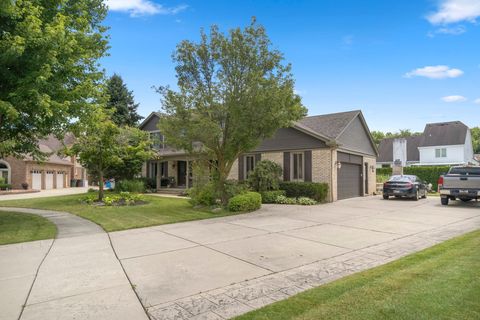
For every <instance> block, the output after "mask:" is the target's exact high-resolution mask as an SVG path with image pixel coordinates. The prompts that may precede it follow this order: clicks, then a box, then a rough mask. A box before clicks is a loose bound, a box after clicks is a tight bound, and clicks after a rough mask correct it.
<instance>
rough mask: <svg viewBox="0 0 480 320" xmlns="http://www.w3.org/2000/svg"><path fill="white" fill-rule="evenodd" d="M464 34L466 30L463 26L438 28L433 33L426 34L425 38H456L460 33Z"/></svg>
mask: <svg viewBox="0 0 480 320" xmlns="http://www.w3.org/2000/svg"><path fill="white" fill-rule="evenodd" d="M465 32H467V28H465V26H462V25H459V26H455V27H442V28H438V29H436V30H435V31H430V32H429V33H428V34H427V36H429V37H430V38H433V37H435V34H449V35H452V36H458V35H460V34H462V33H465Z"/></svg>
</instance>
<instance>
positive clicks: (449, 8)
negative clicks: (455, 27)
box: [426, 0, 480, 25]
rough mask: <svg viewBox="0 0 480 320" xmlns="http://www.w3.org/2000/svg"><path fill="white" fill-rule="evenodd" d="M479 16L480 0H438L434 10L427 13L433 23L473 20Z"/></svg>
mask: <svg viewBox="0 0 480 320" xmlns="http://www.w3.org/2000/svg"><path fill="white" fill-rule="evenodd" d="M479 16H480V0H439V6H438V9H437V11H436V12H433V13H431V14H429V15H427V17H426V18H427V20H428V21H429V22H430V23H431V24H433V25H439V24H449V23H458V22H461V21H469V22H473V23H474V22H475V20H476V19H477V18H478V17H479Z"/></svg>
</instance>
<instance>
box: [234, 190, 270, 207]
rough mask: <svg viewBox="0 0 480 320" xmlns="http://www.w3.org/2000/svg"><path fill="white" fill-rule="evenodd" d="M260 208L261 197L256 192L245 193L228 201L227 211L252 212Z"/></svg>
mask: <svg viewBox="0 0 480 320" xmlns="http://www.w3.org/2000/svg"><path fill="white" fill-rule="evenodd" d="M261 206H262V196H261V195H260V193H258V192H251V191H250V192H246V193H243V194H239V195H236V196H235V197H233V198H231V199H230V200H229V201H228V210H229V211H232V212H239V211H254V210H257V209H260V207H261Z"/></svg>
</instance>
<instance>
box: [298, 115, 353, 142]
mask: <svg viewBox="0 0 480 320" xmlns="http://www.w3.org/2000/svg"><path fill="white" fill-rule="evenodd" d="M360 113H361V112H360V110H354V111H347V112H338V113H330V114H322V115H318V116H310V117H305V118H303V119H302V120H300V121H298V123H300V124H301V125H303V126H305V127H307V128H309V129H311V130H312V131H314V132H316V133H317V134H320V135H323V136H325V137H328V138H329V139H330V140H335V139H337V138H338V137H339V136H340V135H341V134H342V133H343V131H345V129H346V128H347V127H348V125H349V124H350V123H351V122H352V121H353V119H354V118H355V117H356V116H358V115H359V114H360Z"/></svg>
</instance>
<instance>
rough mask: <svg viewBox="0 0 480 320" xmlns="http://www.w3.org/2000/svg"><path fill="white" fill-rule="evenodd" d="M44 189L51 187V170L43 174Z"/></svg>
mask: <svg viewBox="0 0 480 320" xmlns="http://www.w3.org/2000/svg"><path fill="white" fill-rule="evenodd" d="M45 189H53V171H47V174H46V175H45Z"/></svg>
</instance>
